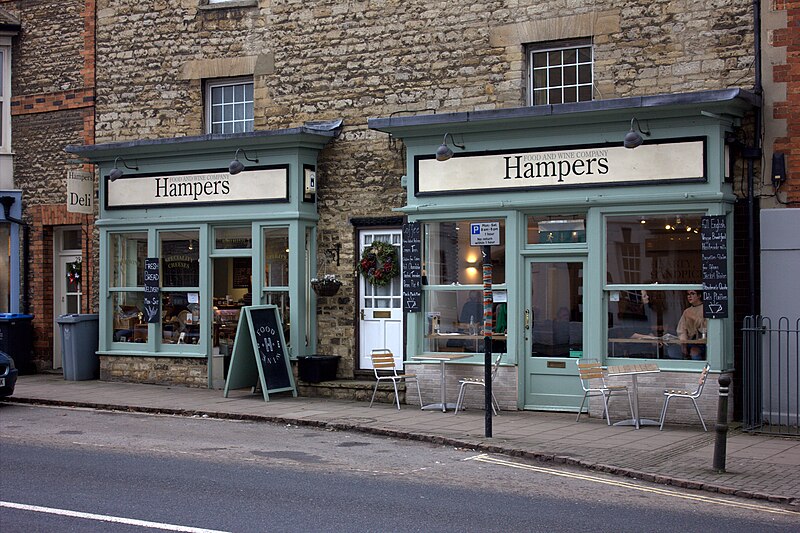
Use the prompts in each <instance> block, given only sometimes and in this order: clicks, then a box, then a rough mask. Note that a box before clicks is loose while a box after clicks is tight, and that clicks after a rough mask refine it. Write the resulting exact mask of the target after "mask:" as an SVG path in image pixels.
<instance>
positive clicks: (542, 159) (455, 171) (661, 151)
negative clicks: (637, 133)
mask: <svg viewBox="0 0 800 533" xmlns="http://www.w3.org/2000/svg"><path fill="white" fill-rule="evenodd" d="M416 163H417V194H419V195H425V194H435V193H444V192H450V193H452V192H459V191H461V192H468V191H469V192H472V191H476V190H482V191H486V190H491V189H529V188H535V187H550V188H558V187H568V186H589V185H592V186H596V185H606V184H608V185H611V184H635V183H637V184H638V183H647V182H653V181H664V180H681V181H698V180H705V179H706V175H705V143H704V141H703V140H689V141H680V142H669V143H662V144H645V145H642V146H639V147H638V148H636V149H634V150H631V149H628V148H624V147H622V146H619V145H615V146H609V145H602V146H586V147H576V148H571V149H566V150H536V151H533V150H531V151H524V152H492V153H481V154H476V155H470V154H463V155H460V156H459V155H458V154H457V155H456V157H453V158H452V159H450V160H448V161H436V160H435V159H432V158H431V157H427V156H420V157H417V160H416Z"/></svg>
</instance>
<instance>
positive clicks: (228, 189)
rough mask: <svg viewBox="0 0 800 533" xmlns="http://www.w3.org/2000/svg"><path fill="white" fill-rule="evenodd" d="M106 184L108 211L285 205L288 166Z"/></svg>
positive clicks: (134, 178)
mask: <svg viewBox="0 0 800 533" xmlns="http://www.w3.org/2000/svg"><path fill="white" fill-rule="evenodd" d="M105 183H106V207H107V208H109V209H114V208H131V207H166V206H180V207H190V206H195V205H204V204H221V203H231V202H286V201H288V199H289V166H288V165H278V166H271V167H268V168H264V167H262V168H258V169H254V170H244V171H242V172H241V173H239V174H236V175H235V176H232V175H231V174H230V173H229V172H228V171H227V170H225V171H222V170H221V171H216V172H200V173H194V174H184V173H180V174H160V175H146V176H145V175H131V176H123V177H122V178H120V179H118V180H116V181H111V180H110V179H106V180H105Z"/></svg>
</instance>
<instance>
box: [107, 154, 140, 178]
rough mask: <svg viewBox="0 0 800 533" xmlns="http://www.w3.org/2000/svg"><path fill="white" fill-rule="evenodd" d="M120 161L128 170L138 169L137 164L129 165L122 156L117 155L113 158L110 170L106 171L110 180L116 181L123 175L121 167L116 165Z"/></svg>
mask: <svg viewBox="0 0 800 533" xmlns="http://www.w3.org/2000/svg"><path fill="white" fill-rule="evenodd" d="M120 161H122V165H123V166H124V167H125V168H127V169H129V170H139V167H138V166H137V165H133V166H129V165H128V163H126V162H125V160H124V159H122V157H117V158H116V159H115V160H114V168H112V169H111V172H109V173H108V179H110V180H111V181H117V180H118V179H120V178H121V177H122V176H123V174H125V173H124V172H123V171H122V169H121V168H119V167H118V166H117V165H118V163H119V162H120Z"/></svg>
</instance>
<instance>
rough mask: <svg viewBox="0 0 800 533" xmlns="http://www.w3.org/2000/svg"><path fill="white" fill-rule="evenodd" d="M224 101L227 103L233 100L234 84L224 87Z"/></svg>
mask: <svg viewBox="0 0 800 533" xmlns="http://www.w3.org/2000/svg"><path fill="white" fill-rule="evenodd" d="M222 101H223V102H225V103H226V104H229V103H231V102H233V85H228V86H226V87H223V88H222Z"/></svg>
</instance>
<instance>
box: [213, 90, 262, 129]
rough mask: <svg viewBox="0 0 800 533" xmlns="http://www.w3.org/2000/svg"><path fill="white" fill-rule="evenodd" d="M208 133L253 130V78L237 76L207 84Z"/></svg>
mask: <svg viewBox="0 0 800 533" xmlns="http://www.w3.org/2000/svg"><path fill="white" fill-rule="evenodd" d="M206 124H207V127H206V129H207V133H243V132H247V131H253V80H252V79H248V78H237V79H227V80H214V81H209V82H208V83H207V84H206Z"/></svg>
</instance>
